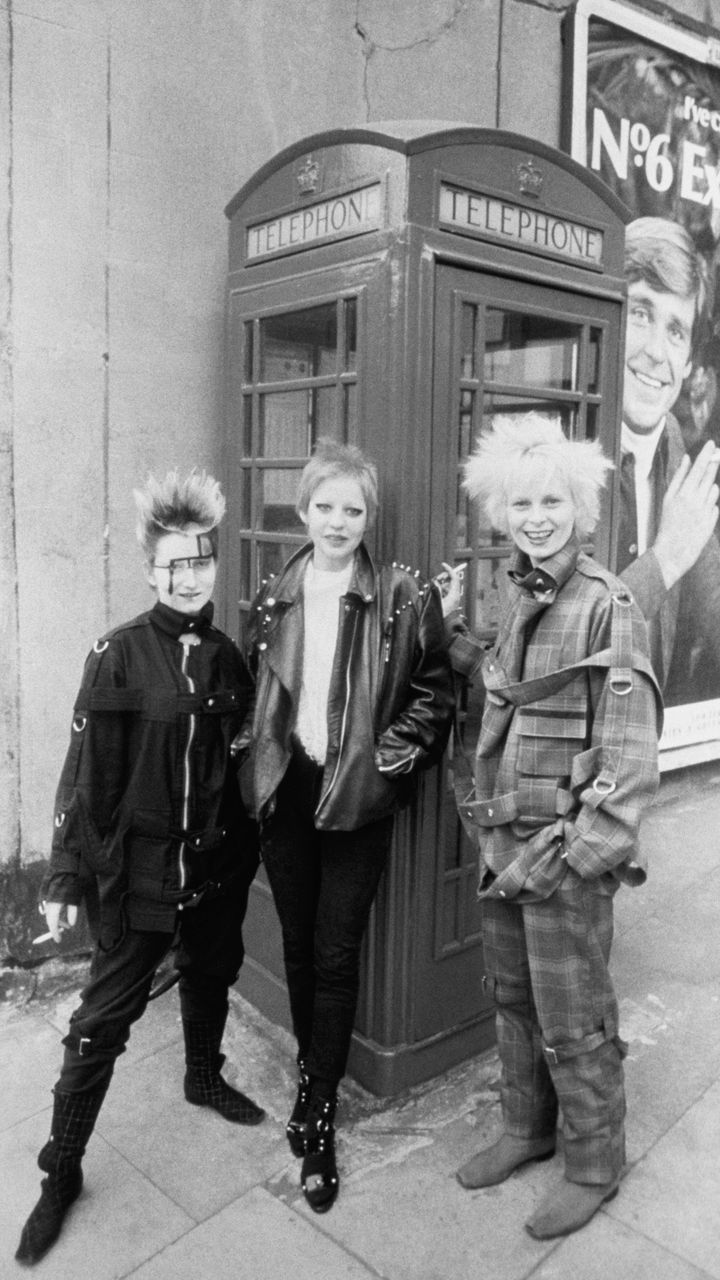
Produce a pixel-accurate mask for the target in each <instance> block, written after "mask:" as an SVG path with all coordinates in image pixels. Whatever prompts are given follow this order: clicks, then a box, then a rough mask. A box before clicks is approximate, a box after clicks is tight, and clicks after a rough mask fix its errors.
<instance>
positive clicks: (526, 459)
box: [463, 413, 613, 537]
mask: <svg viewBox="0 0 720 1280" xmlns="http://www.w3.org/2000/svg"><path fill="white" fill-rule="evenodd" d="M529 466H532V467H533V468H537V467H539V466H544V467H545V468H546V469H547V470H553V471H557V472H558V473H559V474H560V476H561V477H562V478H563V480H564V481H565V483H566V484H567V486H568V489H569V490H570V493H571V495H572V500H573V504H574V506H575V513H576V514H575V528H576V530H577V533H578V534H579V535H580V537H585V536H586V535H587V534H588V533H591V532H592V530H593V529H594V528H595V525H596V524H597V522H598V517H599V515H600V490H601V489H602V487H603V485H604V483H605V478H606V475H607V472H608V471H611V470H612V468H613V464H612V462H611V461H610V460H609V458H606V457H605V455H604V453H603V452H602V450H601V448H600V445H599V444H598V442H597V441H596V440H568V438H567V436H566V435H565V434H564V433H563V429H562V427H561V426H560V423H559V422H558V421H557V420H555V419H552V418H547V417H544V416H543V415H542V414H540V413H525V414H519V415H516V416H513V417H498V418H496V419H495V420H494V422H493V426H492V429H491V430H490V431H488V432H487V433H485V434H483V435H481V436H480V438H479V440H478V442H477V446H476V448H475V450H474V452H473V454H472V456H471V457H470V458H469V459H468V461H467V463H466V464H465V479H464V482H463V487H464V488H465V489H466V491H467V492H468V493H469V495H470V497H471V498H476V499H477V501H478V502H479V503H480V504H481V506H482V507H483V508H484V509H485V511H486V513H487V516H488V519H489V521H490V523H491V524H492V526H493V528H495V529H497V530H498V532H500V533H507V532H508V522H507V495H508V488H509V484H510V481H511V480H512V479H513V478H515V477H517V475H518V474H522V472H523V471H525V470H526V468H528V467H529Z"/></svg>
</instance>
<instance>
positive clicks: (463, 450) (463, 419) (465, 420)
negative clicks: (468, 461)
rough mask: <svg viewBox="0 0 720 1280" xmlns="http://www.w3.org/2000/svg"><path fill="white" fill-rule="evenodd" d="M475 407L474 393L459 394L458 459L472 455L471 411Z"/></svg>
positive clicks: (463, 392) (462, 392)
mask: <svg viewBox="0 0 720 1280" xmlns="http://www.w3.org/2000/svg"><path fill="white" fill-rule="evenodd" d="M474 406H475V392H474V391H461V392H460V415H459V427H460V430H459V436H458V454H459V456H460V458H462V459H465V458H467V457H468V455H469V454H470V453H472V447H473V438H472V431H473V409H474Z"/></svg>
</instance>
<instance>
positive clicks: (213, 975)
mask: <svg viewBox="0 0 720 1280" xmlns="http://www.w3.org/2000/svg"><path fill="white" fill-rule="evenodd" d="M252 878H253V876H252V874H251V875H250V876H249V878H248V876H247V875H240V876H238V877H237V878H236V879H235V880H233V881H230V882H228V884H227V886H225V887H224V888H223V891H222V893H221V894H219V895H217V896H216V897H214V898H207V899H203V900H202V901H201V902H200V903H199V904H198V905H197V906H195V907H193V908H191V909H186V910H184V911H179V912H178V915H177V929H176V932H175V934H174V935H173V934H171V933H160V932H150V931H146V930H138V929H131V928H127V929H125V930H124V931H123V933H122V936H121V937H120V939H119V941H118V942H117V943H116V944H115V945H114V946H113V947H112V948H111V949H109V950H103V949H102V948H101V947H99V946H96V948H95V951H94V953H93V957H92V961H91V965H90V977H89V981H88V983H87V985H86V986H85V988H84V989H83V991H82V992H81V996H80V1000H81V1002H80V1005H79V1006H78V1008H77V1009H76V1010H75V1012H74V1013H73V1015H72V1017H71V1019H70V1029H69V1032H68V1035H67V1036H66V1038H65V1040H64V1041H63V1044H64V1045H65V1056H64V1060H63V1065H62V1070H61V1073H60V1077H59V1079H58V1081H57V1084H56V1086H55V1088H56V1091H57V1092H58V1093H83V1092H85V1091H86V1090H88V1089H94V1088H96V1087H98V1086H101V1085H103V1084H104V1085H106V1086H107V1084H108V1082H109V1080H110V1077H111V1076H112V1073H113V1070H114V1067H115V1060H116V1058H117V1057H119V1055H120V1054H121V1053H123V1051H124V1049H125V1046H126V1044H127V1041H128V1039H129V1037H130V1028H131V1026H132V1024H133V1023H134V1022H137V1021H138V1019H139V1018H141V1017H142V1015H143V1013H144V1012H145V1009H146V1007H147V1002H148V997H149V995H150V991H151V988H152V983H153V978H154V976H155V971H156V970H157V968H158V965H159V964H160V963H161V961H162V960H163V959H164V958H165V956H166V955H167V954H168V952H169V951H170V949H171V947H172V946H173V945H174V944H176V954H175V963H176V966H177V968H178V969H179V971H180V1004H181V1009H182V1015H183V1018H184V1019H185V1020H187V1021H191V1022H201V1021H202V1022H204V1021H211V1022H222V1024H223V1025H224V1021H225V1018H226V1017H227V1010H228V988H229V987H230V986H232V984H233V982H235V981H236V979H237V976H238V974H239V972H240V968H241V966H242V962H243V957H244V954H245V952H244V947H243V937H242V923H243V920H244V918H245V911H246V909H247V900H248V892H249V889H250V884H251V883H252Z"/></svg>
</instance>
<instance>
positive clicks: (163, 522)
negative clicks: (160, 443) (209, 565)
mask: <svg viewBox="0 0 720 1280" xmlns="http://www.w3.org/2000/svg"><path fill="white" fill-rule="evenodd" d="M133 497H134V499H135V506H136V508H137V513H138V514H137V524H136V526H135V531H136V534H137V540H138V542H139V543H140V546H141V547H142V549H143V552H144V555H145V558H146V560H149V561H152V559H153V557H154V555H155V548H156V547H157V544H158V541H159V539H160V538H162V537H164V536H165V534H166V533H184V532H185V530H186V529H187V528H188V527H189V526H190V525H194V526H196V527H197V528H198V529H199V530H200V531H201V532H202V533H207V534H208V536H209V537H210V541H211V545H212V549H213V555H217V546H218V534H217V527H218V525H219V524H220V521H221V520H222V518H223V516H224V515H225V498H224V497H223V494H222V491H221V489H220V482H219V481H218V480H216V479H215V478H214V476H211V475H208V473H207V471H201V470H199V469H198V468H197V467H193V469H192V471H191V472H190V473H189V475H187V476H185V478H184V479H183V478H182V477H181V476H180V475H179V474H178V472H177V471H168V473H167V475H166V476H165V478H164V479H163V480H157V479H156V478H155V476H153V475H149V476H148V478H147V480H146V481H145V485H144V487H143V488H142V489H134V490H133Z"/></svg>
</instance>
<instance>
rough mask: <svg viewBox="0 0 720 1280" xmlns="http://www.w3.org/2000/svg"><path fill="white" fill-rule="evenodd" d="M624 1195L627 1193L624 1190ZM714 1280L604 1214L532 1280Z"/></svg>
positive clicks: (560, 1246) (563, 1244)
mask: <svg viewBox="0 0 720 1280" xmlns="http://www.w3.org/2000/svg"><path fill="white" fill-rule="evenodd" d="M620 1194H621V1195H622V1194H624V1192H623V1190H621V1193H620ZM609 1277H612V1278H613V1280H711V1276H710V1275H709V1273H708V1272H707V1271H702V1270H700V1269H698V1268H697V1267H694V1266H693V1265H692V1263H690V1262H688V1261H687V1260H686V1259H685V1258H682V1257H679V1256H678V1254H677V1253H675V1252H674V1250H672V1249H664V1248H662V1247H661V1246H660V1245H658V1244H656V1243H655V1241H654V1240H648V1239H647V1237H646V1236H644V1235H642V1234H640V1233H638V1232H637V1231H632V1230H630V1229H629V1228H628V1227H626V1226H624V1224H623V1223H622V1222H616V1221H614V1220H613V1219H612V1218H610V1217H609V1216H608V1214H607V1213H606V1212H605V1211H603V1213H601V1214H599V1215H598V1216H597V1217H596V1218H593V1220H592V1222H590V1223H588V1225H587V1226H586V1227H584V1228H583V1230H582V1231H580V1232H578V1233H577V1234H576V1235H574V1236H568V1238H567V1239H566V1240H561V1241H558V1242H557V1243H556V1245H555V1247H554V1248H553V1250H552V1252H551V1253H550V1255H549V1256H548V1257H547V1258H545V1259H544V1260H543V1261H542V1262H541V1263H540V1266H539V1267H538V1268H537V1270H535V1271H533V1273H532V1280H609ZM488 1280H490V1278H489V1277H488Z"/></svg>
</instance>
